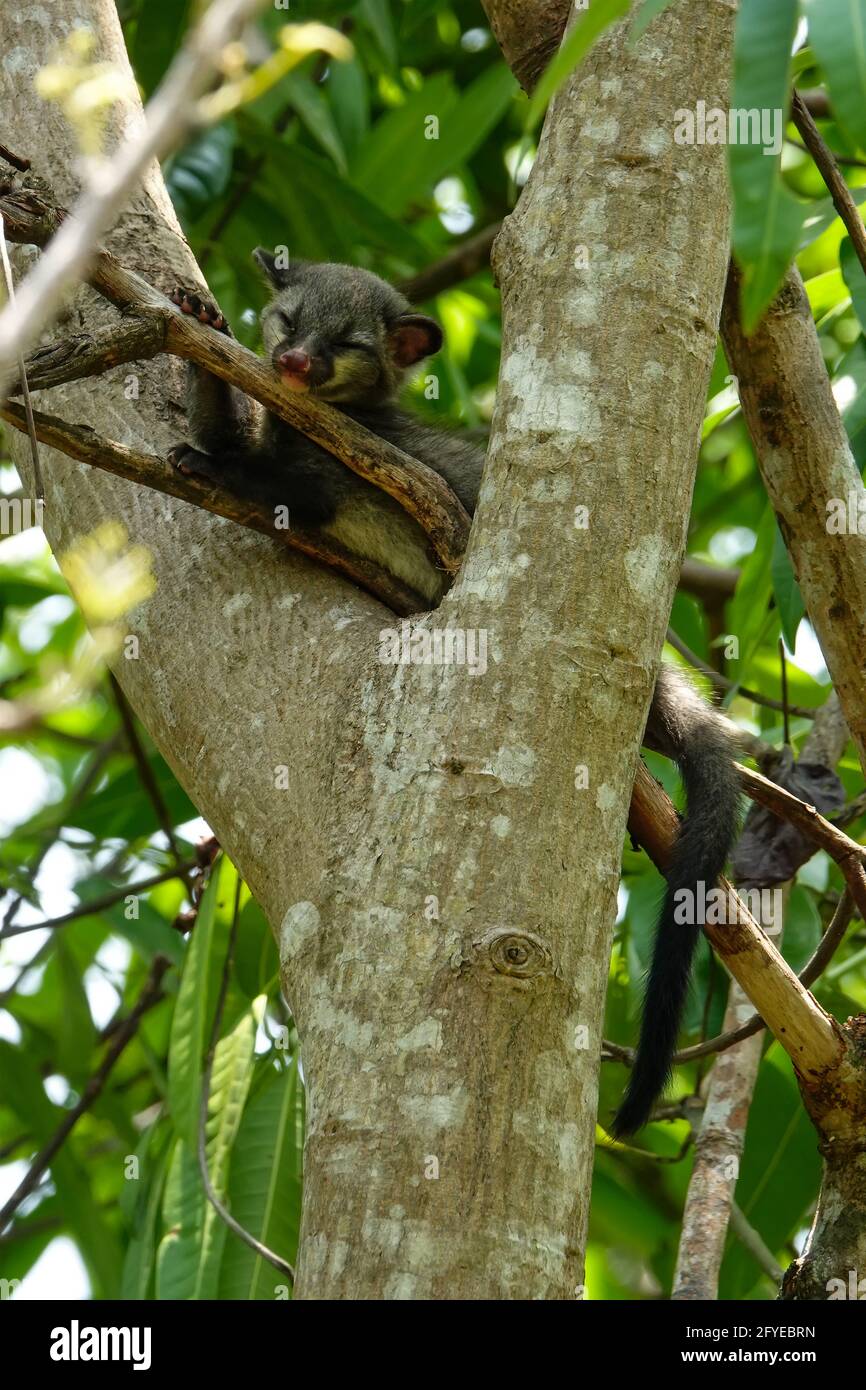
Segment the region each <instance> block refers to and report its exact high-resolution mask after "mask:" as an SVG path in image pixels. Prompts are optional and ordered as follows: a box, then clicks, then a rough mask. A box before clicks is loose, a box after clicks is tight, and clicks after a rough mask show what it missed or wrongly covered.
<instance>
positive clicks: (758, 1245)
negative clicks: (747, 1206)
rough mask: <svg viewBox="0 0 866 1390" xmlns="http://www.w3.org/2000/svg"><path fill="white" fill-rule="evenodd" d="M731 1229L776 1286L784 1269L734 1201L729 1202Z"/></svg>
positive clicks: (779, 1282)
mask: <svg viewBox="0 0 866 1390" xmlns="http://www.w3.org/2000/svg"><path fill="white" fill-rule="evenodd" d="M731 1230H732V1231H733V1232H734V1235H735V1236H736V1237H737V1240H738V1241H739V1242H740V1244H741V1245H742V1247H743V1249H744V1250H748V1252H749V1254H750V1255H751V1256H752V1258H753V1259H754V1260H755V1261H756V1263H757V1264H758V1266H759V1268H761V1269H762V1270H763V1271H764V1273H765V1274H767V1275H769V1277H770V1278H771V1279H772V1281H773V1283H774V1284H775V1285H776V1286H777V1287H778V1286H779V1285H780V1284H781V1282H782V1276H783V1275H784V1273H785V1271H784V1270H783V1269H782V1266H781V1265H780V1264H779V1263H778V1261H777V1260H776V1257H775V1255H774V1254H773V1252H772V1250H771V1249H770V1248H769V1246H767V1245H765V1244H764V1242H763V1240H762V1239H761V1237H760V1236H759V1234H758V1232H757V1231H756V1230H755V1228H754V1226H752V1225H750V1224H749V1222H748V1221H747V1219H746V1217H745V1216H744V1215H743V1213H742V1211H741V1210H740V1208H739V1207H738V1206H737V1204H736V1202H732V1203H731Z"/></svg>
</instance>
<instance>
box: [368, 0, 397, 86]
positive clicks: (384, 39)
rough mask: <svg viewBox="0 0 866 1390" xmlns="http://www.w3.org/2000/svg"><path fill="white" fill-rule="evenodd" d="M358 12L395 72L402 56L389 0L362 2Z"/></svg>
mask: <svg viewBox="0 0 866 1390" xmlns="http://www.w3.org/2000/svg"><path fill="white" fill-rule="evenodd" d="M357 12H358V18H359V19H360V20H361V21H362V23H363V24H364V26H365V27H366V28H367V29H369V31H370V33H371V34H372V35H373V38H374V39H375V40H376V45H377V47H378V49H379V52H380V53H381V55H382V57H383V58H384V59H385V62H386V63H387V65H388V67H389V68H390V70H391V71H392V72H393V71H394V69H395V68H396V67H397V63H398V62H399V58H400V54H399V49H398V47H397V35H396V33H395V32H394V21H393V19H392V18H391V7H390V5H389V4H388V0H361V3H360V4H359V5H358V11H357Z"/></svg>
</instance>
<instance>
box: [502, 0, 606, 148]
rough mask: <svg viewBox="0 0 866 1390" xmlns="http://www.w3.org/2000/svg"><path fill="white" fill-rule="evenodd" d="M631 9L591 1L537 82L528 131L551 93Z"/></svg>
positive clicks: (538, 116) (530, 104) (527, 125)
mask: <svg viewBox="0 0 866 1390" xmlns="http://www.w3.org/2000/svg"><path fill="white" fill-rule="evenodd" d="M630 8H631V0H592V4H591V5H590V6H589V8H588V9H586V10H584V12H583V13H582V14H581V15H580V18H579V19H576V20H575V21H574V23H573V25H572V26H571V28H570V29H569V31H568V33H567V35H566V37H565V39H564V40H563V41H562V43H561V44H560V46H559V49H558V50H557V52H556V53H555V54H554V55H553V57H552V58H551V60H550V62H549V63H548V65H547V67H546V68H545V70H544V72H543V73H542V74H541V77H540V78H539V79H538V84H537V86H536V88H535V91H534V92H533V93H532V100H531V101H530V103H529V110H528V111H527V114H526V128H527V130H532V129H533V127H534V126H536V125H537V124H538V120H539V118H540V117H541V116H542V115H543V114H544V111H545V110H546V108H547V103H548V102H549V101H550V99H551V97H552V96H553V94H554V92H556V90H557V88H558V87H559V86H560V85H561V83H563V82H564V81H565V79H566V78H567V77H569V76H570V75H571V73H572V72H573V71H574V69H575V68H576V67H577V65H578V63H580V62H582V60H583V59H584V58H585V57H586V55H587V53H588V52H589V50H590V48H591V47H592V45H593V44H594V43H595V41H596V39H597V38H599V37H600V36H601V35H602V34H603V33H604V31H605V29H606V28H607V27H608V25H609V24H612V23H613V21H614V20H615V19H619V18H621V16H622V15H624V14H627V13H628V11H629V9H630Z"/></svg>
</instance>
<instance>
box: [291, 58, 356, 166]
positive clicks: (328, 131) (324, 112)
mask: <svg viewBox="0 0 866 1390" xmlns="http://www.w3.org/2000/svg"><path fill="white" fill-rule="evenodd" d="M333 66H334V67H335V68H339V67H341V66H342V64H341V63H334V64H333ZM280 93H281V96H282V97H283V98H284V99H285V100H286V101H287V102H288V103H289V105H290V106H291V107H292V108H293V109H294V110H295V112H296V113H297V114H298V116H299V117H300V119H301V121H302V123H303V125H304V126H305V127H306V129H307V130H308V131H309V132H310V134H311V135H312V137H313V139H314V140H315V141H316V143H317V144H319V145H321V147H322V149H323V150H324V152H325V154H326V155H328V156H329V157H330V158H331V159H332V160H333V162H334V164H335V165H336V167H337V169H338V170H339V171H340V173H341V174H345V173H346V172H347V171H348V164H347V161H346V151H345V148H344V146H343V141H342V137H341V135H340V131H339V128H338V126H337V123H336V121H335V120H334V117H333V114H332V112H331V107H330V105H329V103H328V102H327V101H326V99H325V97H324V95H323V93H322V89H321V87H319V86H317V85H316V83H315V82H312V81H311V80H310V78H309V77H307V76H306V75H305V74H304V73H300V72H290V73H287V74H286V76H285V77H284V78H283V80H282V82H281V83H280Z"/></svg>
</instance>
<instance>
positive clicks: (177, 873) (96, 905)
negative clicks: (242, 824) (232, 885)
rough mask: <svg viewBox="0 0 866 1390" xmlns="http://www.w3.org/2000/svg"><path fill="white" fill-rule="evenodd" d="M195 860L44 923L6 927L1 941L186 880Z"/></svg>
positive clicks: (128, 885)
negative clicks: (163, 884)
mask: <svg viewBox="0 0 866 1390" xmlns="http://www.w3.org/2000/svg"><path fill="white" fill-rule="evenodd" d="M197 867H198V865H197V864H196V862H195V860H194V859H192V860H189V861H187V862H186V863H183V862H182V863H179V864H177V865H176V866H175V867H174V868H172V869H163V871H162V873H160V874H154V875H153V876H152V877H151V878H143V879H140V880H139V881H138V882H137V883H127V884H124V886H123V887H122V888H112V890H111V892H110V893H103V894H102V896H101V897H99V898H91V899H90V901H89V902H83V903H79V904H78V906H77V907H73V908H72V910H71V911H70V912H64V913H62V914H61V916H60V917H50V918H48V919H47V921H44V922H28V923H27V926H26V927H12V926H9V927H4V928H3V930H2V931H0V941H6V940H8V938H9V937H12V936H26V935H27V933H28V932H33V931H51V930H53V929H54V928H55V927H64V926H66V923H67V922H75V921H77V920H78V918H79V917H90V916H92V915H93V914H94V913H97V912H104V911H105V909H106V908H107V907H113V906H114V904H115V903H118V902H120V901H121V899H122V898H125V897H127V896H128V895H129V894H133V895H136V894H138V893H146V892H147V891H148V889H150V888H156V887H157V885H158V884H160V883H168V882H169V880H170V879H173V878H179V879H182V880H184V881H185V880H186V878H187V876H188V875H189V874H191V873H193V872H194V871H195V870H196V869H197Z"/></svg>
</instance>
